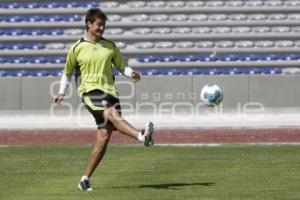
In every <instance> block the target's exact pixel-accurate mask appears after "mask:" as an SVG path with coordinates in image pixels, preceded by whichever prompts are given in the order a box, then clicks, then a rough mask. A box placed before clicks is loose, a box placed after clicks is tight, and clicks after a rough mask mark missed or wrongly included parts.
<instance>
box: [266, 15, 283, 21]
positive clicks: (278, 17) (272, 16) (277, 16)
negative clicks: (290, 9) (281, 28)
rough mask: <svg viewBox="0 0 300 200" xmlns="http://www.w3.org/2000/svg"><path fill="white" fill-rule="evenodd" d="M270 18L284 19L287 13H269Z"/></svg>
mask: <svg viewBox="0 0 300 200" xmlns="http://www.w3.org/2000/svg"><path fill="white" fill-rule="evenodd" d="M268 19H269V20H284V19H286V15H285V14H268Z"/></svg>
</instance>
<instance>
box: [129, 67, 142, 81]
mask: <svg viewBox="0 0 300 200" xmlns="http://www.w3.org/2000/svg"><path fill="white" fill-rule="evenodd" d="M131 77H132V78H133V80H134V81H139V80H140V79H141V75H140V72H139V71H137V70H135V69H134V70H133V71H132V74H131Z"/></svg>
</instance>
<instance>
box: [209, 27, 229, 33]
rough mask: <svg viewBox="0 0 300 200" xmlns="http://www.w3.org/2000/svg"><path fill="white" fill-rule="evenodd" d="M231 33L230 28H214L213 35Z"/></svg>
mask: <svg viewBox="0 0 300 200" xmlns="http://www.w3.org/2000/svg"><path fill="white" fill-rule="evenodd" d="M230 31H231V29H230V27H226V26H224V27H214V28H212V32H213V33H229V32H230Z"/></svg>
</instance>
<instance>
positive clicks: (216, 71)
mask: <svg viewBox="0 0 300 200" xmlns="http://www.w3.org/2000/svg"><path fill="white" fill-rule="evenodd" d="M202 73H203V74H205V75H218V74H222V71H221V70H220V69H204V70H203V72H202Z"/></svg>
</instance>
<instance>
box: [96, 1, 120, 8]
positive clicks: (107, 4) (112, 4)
mask: <svg viewBox="0 0 300 200" xmlns="http://www.w3.org/2000/svg"><path fill="white" fill-rule="evenodd" d="M119 5H120V4H119V2H116V1H107V2H105V1H104V2H100V8H117V7H119Z"/></svg>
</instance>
